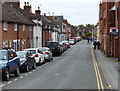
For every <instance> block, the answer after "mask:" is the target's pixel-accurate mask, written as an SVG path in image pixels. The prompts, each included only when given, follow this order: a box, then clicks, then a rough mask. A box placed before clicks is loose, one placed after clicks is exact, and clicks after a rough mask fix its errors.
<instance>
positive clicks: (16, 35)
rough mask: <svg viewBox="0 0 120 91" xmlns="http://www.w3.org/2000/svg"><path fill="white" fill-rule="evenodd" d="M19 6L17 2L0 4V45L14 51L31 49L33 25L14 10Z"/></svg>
mask: <svg viewBox="0 0 120 91" xmlns="http://www.w3.org/2000/svg"><path fill="white" fill-rule="evenodd" d="M14 5H15V6H14ZM19 5H20V4H19V2H11V3H10V2H3V3H2V43H1V44H2V47H3V48H4V47H10V48H12V49H14V50H16V51H17V50H22V49H24V48H30V47H33V25H34V23H33V22H32V21H30V20H29V19H28V18H27V17H26V16H24V15H23V14H22V13H20V12H19V11H18V10H17V9H16V6H17V7H19Z"/></svg>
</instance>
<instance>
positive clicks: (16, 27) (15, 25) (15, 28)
mask: <svg viewBox="0 0 120 91" xmlns="http://www.w3.org/2000/svg"><path fill="white" fill-rule="evenodd" d="M14 31H18V24H17V23H15V24H14Z"/></svg>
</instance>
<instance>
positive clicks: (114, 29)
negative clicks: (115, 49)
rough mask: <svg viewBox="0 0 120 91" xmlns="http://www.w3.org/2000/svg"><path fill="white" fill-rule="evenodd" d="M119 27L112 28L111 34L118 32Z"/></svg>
mask: <svg viewBox="0 0 120 91" xmlns="http://www.w3.org/2000/svg"><path fill="white" fill-rule="evenodd" d="M117 33H118V28H110V34H117Z"/></svg>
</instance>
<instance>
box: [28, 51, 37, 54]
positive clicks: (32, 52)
mask: <svg viewBox="0 0 120 91" xmlns="http://www.w3.org/2000/svg"><path fill="white" fill-rule="evenodd" d="M28 51H29V52H31V54H36V50H28Z"/></svg>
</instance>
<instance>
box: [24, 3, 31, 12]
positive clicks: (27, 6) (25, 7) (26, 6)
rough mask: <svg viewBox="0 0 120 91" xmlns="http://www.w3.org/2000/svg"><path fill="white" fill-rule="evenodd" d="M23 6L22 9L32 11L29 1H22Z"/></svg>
mask: <svg viewBox="0 0 120 91" xmlns="http://www.w3.org/2000/svg"><path fill="white" fill-rule="evenodd" d="M24 4H25V6H24V10H26V11H28V12H30V13H32V7H31V5H29V2H24Z"/></svg>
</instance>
